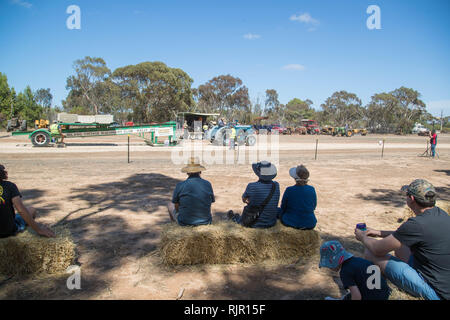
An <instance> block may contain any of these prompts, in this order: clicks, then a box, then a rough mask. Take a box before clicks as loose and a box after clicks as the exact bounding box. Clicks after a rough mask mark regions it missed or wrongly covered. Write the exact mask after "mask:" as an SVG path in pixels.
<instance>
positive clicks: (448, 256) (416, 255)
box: [393, 207, 450, 300]
mask: <svg viewBox="0 0 450 320" xmlns="http://www.w3.org/2000/svg"><path fill="white" fill-rule="evenodd" d="M393 236H394V237H395V238H397V239H398V240H399V241H400V242H401V243H403V244H405V245H407V246H408V247H409V248H410V249H411V253H412V256H413V267H414V268H415V269H416V270H417V271H418V272H419V273H420V274H421V275H422V277H423V278H424V279H425V281H426V282H427V283H428V284H429V285H430V286H431V287H433V289H434V290H435V291H436V293H437V294H438V295H439V296H441V297H442V298H444V299H447V300H448V299H450V216H449V215H448V214H447V213H446V212H445V211H444V210H442V209H440V208H439V207H433V208H431V209H428V210H425V211H424V212H423V213H422V214H419V215H417V216H415V217H413V218H410V219H408V221H406V222H405V223H403V224H402V225H401V226H400V227H399V228H398V229H397V231H395V232H394V233H393Z"/></svg>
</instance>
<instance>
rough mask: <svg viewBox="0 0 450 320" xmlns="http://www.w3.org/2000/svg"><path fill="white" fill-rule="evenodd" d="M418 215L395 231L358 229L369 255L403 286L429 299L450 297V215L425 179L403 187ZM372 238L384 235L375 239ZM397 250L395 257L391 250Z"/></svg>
mask: <svg viewBox="0 0 450 320" xmlns="http://www.w3.org/2000/svg"><path fill="white" fill-rule="evenodd" d="M402 191H404V192H405V193H406V203H407V205H408V207H409V208H411V210H412V211H413V212H414V214H415V217H413V218H410V219H408V221H406V222H405V223H403V224H402V225H401V226H400V227H399V228H398V229H397V230H396V231H379V230H373V229H370V228H368V229H367V231H361V230H359V229H355V236H356V239H357V240H359V241H361V242H362V243H363V244H364V245H365V247H366V250H365V255H366V258H367V259H368V260H370V261H372V262H373V263H375V264H377V265H378V266H379V267H380V269H381V270H382V272H383V273H384V274H385V276H386V277H387V278H388V279H389V280H390V281H391V282H392V283H394V284H395V285H396V286H397V287H399V288H400V289H402V290H404V291H406V292H408V293H409V294H411V295H413V296H415V297H421V298H424V299H427V300H441V299H445V300H448V299H450V216H449V215H448V214H447V213H446V212H445V211H444V210H442V209H440V208H438V207H436V206H435V204H436V197H437V194H436V190H435V188H434V187H433V185H432V184H431V183H429V182H428V181H426V180H423V179H417V180H414V181H413V182H412V183H411V184H410V185H407V186H403V187H402ZM372 237H381V238H383V239H382V240H376V239H373V238H372ZM391 251H395V257H394V256H391V255H389V254H388V253H389V252H391Z"/></svg>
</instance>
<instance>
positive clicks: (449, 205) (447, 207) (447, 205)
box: [403, 200, 450, 221]
mask: <svg viewBox="0 0 450 320" xmlns="http://www.w3.org/2000/svg"><path fill="white" fill-rule="evenodd" d="M436 207H439V208H441V209H442V210H444V211H445V212H447V213H449V214H450V201H443V200H438V201H436ZM414 216H415V214H414V212H412V210H411V209H410V208H409V207H408V206H407V205H405V210H404V213H403V220H404V221H406V220H408V219H409V218H412V217H414Z"/></svg>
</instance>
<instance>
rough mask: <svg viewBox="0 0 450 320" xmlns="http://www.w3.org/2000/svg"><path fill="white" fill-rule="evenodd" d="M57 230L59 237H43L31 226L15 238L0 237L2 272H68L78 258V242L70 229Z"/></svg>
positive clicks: (0, 264)
mask: <svg viewBox="0 0 450 320" xmlns="http://www.w3.org/2000/svg"><path fill="white" fill-rule="evenodd" d="M53 231H54V232H55V234H56V237H55V238H44V237H40V236H39V235H37V234H36V233H35V232H34V231H33V230H31V228H27V230H26V231H24V232H22V233H20V234H18V235H17V236H15V237H9V238H5V239H0V274H7V275H17V274H20V275H24V274H34V273H48V274H54V273H59V272H64V271H65V270H66V269H67V267H68V266H70V265H71V264H72V263H73V261H74V259H75V244H74V243H73V241H72V238H71V235H70V231H69V230H68V229H66V228H63V227H57V228H55V229H54V230H53Z"/></svg>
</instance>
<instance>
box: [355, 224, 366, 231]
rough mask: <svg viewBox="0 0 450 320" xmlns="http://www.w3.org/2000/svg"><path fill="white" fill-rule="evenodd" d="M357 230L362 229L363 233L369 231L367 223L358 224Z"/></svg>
mask: <svg viewBox="0 0 450 320" xmlns="http://www.w3.org/2000/svg"><path fill="white" fill-rule="evenodd" d="M356 228H357V229H360V230H362V231H366V230H367V226H366V224H365V223H358V224H357V225H356Z"/></svg>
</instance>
